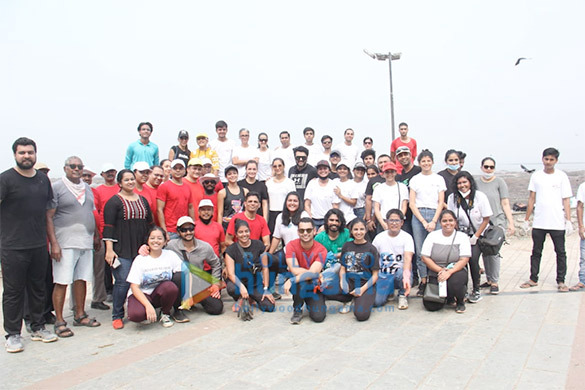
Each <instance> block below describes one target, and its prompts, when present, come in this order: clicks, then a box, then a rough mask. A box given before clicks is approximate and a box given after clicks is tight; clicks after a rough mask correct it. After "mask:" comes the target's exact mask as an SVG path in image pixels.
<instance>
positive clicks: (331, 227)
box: [315, 209, 351, 269]
mask: <svg viewBox="0 0 585 390" xmlns="http://www.w3.org/2000/svg"><path fill="white" fill-rule="evenodd" d="M323 227H324V228H325V230H323V231H322V232H321V233H318V234H317V235H316V236H315V241H317V242H318V243H320V244H321V245H323V246H324V247H325V249H327V252H328V254H329V253H330V254H329V256H328V257H327V263H325V265H324V266H323V269H327V268H329V267H331V266H333V265H334V264H335V263H336V262H337V259H339V256H340V255H341V248H342V247H343V244H345V243H346V242H348V241H351V238H350V236H349V230H348V229H347V228H346V227H345V218H344V217H343V213H342V212H341V210H339V209H331V210H329V211H328V212H327V214H325V224H324V225H323ZM332 255H333V256H334V257H335V259H333V257H332Z"/></svg>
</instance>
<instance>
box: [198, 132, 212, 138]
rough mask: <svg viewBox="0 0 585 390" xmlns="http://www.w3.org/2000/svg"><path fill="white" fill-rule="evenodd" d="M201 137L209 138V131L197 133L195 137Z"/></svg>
mask: <svg viewBox="0 0 585 390" xmlns="http://www.w3.org/2000/svg"><path fill="white" fill-rule="evenodd" d="M201 137H203V138H209V137H208V136H207V133H197V137H195V138H201Z"/></svg>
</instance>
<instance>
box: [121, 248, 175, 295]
mask: <svg viewBox="0 0 585 390" xmlns="http://www.w3.org/2000/svg"><path fill="white" fill-rule="evenodd" d="M182 265H183V262H182V261H181V259H179V256H177V254H175V253H174V252H172V251H169V250H165V249H163V251H162V253H161V255H160V256H159V257H157V258H153V257H151V256H150V255H149V256H140V255H138V256H136V258H135V259H134V261H133V262H132V267H131V268H130V272H129V273H128V277H127V278H126V281H127V282H128V283H133V284H138V285H140V290H141V291H142V292H143V293H145V294H152V292H153V291H154V289H155V288H156V287H157V286H158V285H159V284H161V283H162V282H164V281H166V280H172V279H173V273H174V272H181V267H182ZM131 294H132V290H128V295H131Z"/></svg>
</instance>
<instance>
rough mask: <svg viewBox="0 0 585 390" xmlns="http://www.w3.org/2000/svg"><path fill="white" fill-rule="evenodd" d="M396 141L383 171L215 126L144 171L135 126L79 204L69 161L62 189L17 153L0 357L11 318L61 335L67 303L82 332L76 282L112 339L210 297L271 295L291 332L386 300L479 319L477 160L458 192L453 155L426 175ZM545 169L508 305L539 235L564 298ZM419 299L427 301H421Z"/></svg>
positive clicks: (143, 145)
mask: <svg viewBox="0 0 585 390" xmlns="http://www.w3.org/2000/svg"><path fill="white" fill-rule="evenodd" d="M399 130H400V137H399V138H397V139H396V140H394V141H393V142H392V146H391V151H390V153H389V154H380V155H377V154H376V152H375V151H374V149H373V140H372V138H371V137H366V138H365V139H364V140H363V150H362V148H359V147H358V146H357V145H355V144H354V143H353V138H354V131H353V130H352V129H347V130H345V132H344V141H343V142H342V143H340V144H339V145H337V146H336V147H332V142H333V139H332V137H330V136H328V135H324V136H323V137H321V145H317V144H315V143H314V142H313V140H314V138H315V131H314V130H313V129H312V128H309V127H307V128H305V129H304V130H303V135H304V138H305V143H304V144H303V145H299V146H297V147H292V146H291V145H290V134H289V133H288V132H286V131H284V132H282V133H280V143H281V145H280V146H279V147H277V148H275V149H273V150H270V149H269V148H268V135H267V134H266V133H260V134H259V135H258V146H257V147H254V146H251V145H250V144H249V138H250V132H249V130H247V129H241V130H240V131H239V138H240V142H241V144H240V145H235V143H234V142H233V141H231V140H229V139H228V138H227V132H228V129H227V124H226V123H225V122H224V121H219V122H217V123H216V133H217V139H215V140H213V141H212V142H209V139H208V136H207V134H205V133H199V134H197V137H196V138H197V149H196V150H195V151H191V150H190V149H189V133H188V132H187V131H185V130H181V131H180V132H179V136H178V141H179V143H178V145H176V146H173V147H172V148H171V150H170V151H169V156H168V157H169V158H168V159H165V160H162V161H159V155H158V147H157V146H156V145H155V144H154V143H152V142H151V141H150V136H151V134H152V132H153V126H152V124H150V123H148V122H143V123H140V124H139V126H138V133H139V137H140V139H139V140H138V141H136V142H135V143H133V144H131V145H130V146H129V147H128V150H127V155H126V159H125V163H124V166H125V168H124V169H121V170H120V171H118V170H117V169H116V167H115V166H114V165H113V164H105V165H104V166H103V167H102V169H101V171H100V172H99V174H100V175H101V176H102V178H103V179H104V184H102V185H99V186H93V187H92V185H93V178H94V177H95V176H96V173H95V172H93V171H91V170H90V169H88V168H87V167H85V166H84V164H83V162H82V160H81V158H79V157H77V156H71V157H69V158H67V159H66V160H65V164H64V168H63V169H64V174H65V175H64V176H63V177H62V178H61V179H59V180H56V181H55V182H53V183H52V184H51V182H50V180H49V179H48V176H47V175H46V173H48V167H46V165H44V164H40V163H37V161H36V152H37V149H36V144H35V142H34V141H33V140H30V139H28V138H19V139H17V140H16V141H15V142H14V144H13V152H14V157H15V161H16V166H15V167H14V168H11V169H9V170H7V171H5V172H4V173H2V174H1V175H0V202H1V203H0V213H1V214H0V215H1V229H0V236H1V245H2V248H1V250H2V254H1V256H2V257H1V259H2V271H3V274H4V275H3V276H4V277H3V283H4V294H3V305H4V306H3V307H4V328H5V331H6V333H7V336H6V338H7V340H6V349H7V351H8V352H19V351H22V350H23V348H24V346H23V343H22V338H21V336H20V333H21V326H22V321H23V319H24V321H25V324H26V326H27V329H28V330H29V332H30V333H31V339H32V340H35V341H43V342H52V341H55V340H57V339H58V337H61V338H64V337H71V336H73V334H74V333H73V331H72V330H71V329H70V328H69V327H68V324H67V322H66V321H65V319H64V315H63V311H64V307H65V304H66V302H65V297H66V291H67V288H68V286H71V296H72V300H71V302H70V305H71V308H72V309H73V311H74V317H73V324H72V325H73V326H74V327H75V326H85V327H96V326H100V323H99V322H98V321H97V320H96V319H95V318H92V317H90V316H89V315H88V313H87V312H86V310H85V298H86V289H87V282H93V284H92V287H93V294H92V302H91V308H92V309H96V310H110V309H111V310H112V326H113V328H114V329H122V328H124V326H125V322H124V320H125V318H127V319H128V320H129V321H132V322H144V321H146V322H155V321H160V322H161V324H162V325H163V326H165V327H168V326H172V325H173V324H174V322H188V321H189V317H188V316H187V314H186V310H189V309H190V308H192V307H193V306H194V305H201V306H202V308H203V310H204V311H205V312H206V313H208V314H210V315H219V314H221V313H222V312H223V310H224V308H223V301H222V289H224V288H225V289H226V292H227V294H228V295H229V296H231V297H232V298H233V299H234V301H235V304H234V306H233V308H232V309H233V310H234V311H239V312H240V314H241V312H242V311H246V310H250V309H249V308H250V305H252V307H254V306H255V307H257V308H258V309H259V310H262V311H265V312H272V311H274V310H275V308H276V300H278V299H280V298H281V293H286V294H289V293H290V294H292V297H293V310H292V311H293V315H292V317H291V323H293V324H299V323H300V322H301V320H302V318H303V307H304V306H306V308H307V311H308V313H309V317H310V318H311V319H312V320H313V321H315V322H321V321H323V320H324V319H325V316H326V313H327V311H328V310H327V301H337V302H339V303H340V305H339V311H340V312H341V313H348V312H350V311H353V313H354V315H355V317H356V319H357V320H359V321H365V320H367V319H368V318H369V317H370V314H371V312H372V308H373V307H377V306H382V305H384V304H386V302H387V301H389V300H390V299H393V298H394V297H395V296H397V299H398V309H401V310H404V309H407V308H408V297H409V295H411V294H410V291H411V288H414V287H415V286H418V291H417V292H416V295H417V296H420V297H422V298H423V299H422V301H423V304H424V307H425V308H426V309H428V310H439V309H441V308H443V307H444V306H450V305H452V306H454V307H455V311H456V312H458V313H463V312H464V311H465V302H469V303H477V302H479V301H480V300H481V298H482V296H481V290H482V289H483V288H487V289H489V292H490V293H491V294H498V293H499V287H498V282H499V274H500V256H499V253H497V252H496V253H495V254H494V253H491V254H489V255H487V254H485V253H484V255H483V264H484V268H485V273H486V277H487V281H486V282H485V283H483V284H481V283H480V282H481V281H480V260H479V259H480V256H481V255H482V248H481V245H480V242H481V239H482V236H483V234H484V232H485V231H486V229H487V228H488V226H490V225H496V226H500V227H502V228H504V229H507V233H508V234H513V233H514V221H513V219H512V214H511V210H510V205H509V201H508V189H507V186H506V183H505V181H504V180H502V179H501V178H499V177H496V176H495V165H496V162H495V159H494V158H492V157H486V158H485V159H484V160H483V161H482V164H481V170H482V175H481V177H480V178H478V179H475V178H474V177H473V176H472V175H471V174H469V173H468V172H467V171H464V170H463V169H462V168H463V162H464V161H463V160H464V158H465V154H464V153H463V152H460V151H455V150H449V151H447V153H446V154H445V163H446V164H447V168H446V169H445V170H443V171H440V172H438V173H435V172H433V164H434V156H433V154H432V153H431V152H430V151H428V150H422V151H420V152H419V151H418V149H417V143H416V141H415V140H414V139H413V138H411V137H409V135H408V125H407V124H406V123H401V124H400V125H399ZM558 156H559V154H558V151H556V149H553V148H549V149H546V150H545V151H544V153H543V163H544V167H545V168H544V170H543V171H542V172H537V173H535V174H534V175H533V177H532V179H531V182H530V186H529V190H530V198H529V204H528V211H527V217H526V220H527V221H528V220H529V217H530V216H531V214H532V213H533V212H534V214H535V216H534V228H533V231H532V236H533V240H534V250H533V253H532V256H531V273H530V279H529V281H527V282H526V283H524V284H523V285H522V286H521V287H523V288H529V287H532V286H535V285H537V283H538V273H539V265H540V256H541V252H542V244H543V242H544V236H545V235H546V234H547V233H548V234H550V235H551V237H553V242H554V245H555V250H556V251H557V262H558V274H557V282H558V285H559V291H568V289H569V288H568V287H567V286H566V285H565V283H564V277H565V273H566V255H565V252H564V234H565V232H564V231H565V229H566V230H569V229H570V226H571V225H570V211H569V208H568V207H569V204H568V198H569V197H570V196H571V189H570V185H568V179H567V178H566V175H565V174H564V173H563V172H561V171H559V170H555V169H554V164H555V163H556V161H557V160H558ZM415 162H416V163H415ZM35 167H36V169H35ZM43 172H44V173H43ZM583 192H585V190H583V186H581V187H580V189H579V195H578V200H579V206H578V213H580V214H579V218H580V219H579V233H580V235H581V238H582V241H581V250H582V254H581V256H582V258H581V268H582V272H581V273H580V283H579V284H578V285H576V286H574V287H573V289H575V290H578V289H582V288H585V260H584V259H583V252H585V249H584V248H583V242H584V241H583V238H584V237H583V234H584V231H583V201H584V199H583V197H584V195H585V194H583ZM579 196H580V197H579ZM563 207H564V210H563ZM559 213H560V214H559ZM561 225H562V226H561ZM7 227H9V228H7ZM468 275H470V276H471V289H468V277H469V276H468ZM436 286H440V289H441V293H440V297H439V298H437V297H435V296H432V295H431V291H434V290H435V287H436ZM108 302H111V305H112V307H110V306H109V305H108V304H107V303H108ZM330 306H331V305H330ZM53 311H54V314H53ZM244 317H246V318H248V319H249V318H250V317H249V316H247V315H246V313H244ZM45 324H53V326H54V332H51V331H50V330H48V329H46V327H45Z"/></svg>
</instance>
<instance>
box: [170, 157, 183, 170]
mask: <svg viewBox="0 0 585 390" xmlns="http://www.w3.org/2000/svg"><path fill="white" fill-rule="evenodd" d="M177 165H182V166H183V168H186V167H185V161H183V160H181V159H178V158H177V159H174V160H173V161H172V162H171V168H173V167H175V166H177Z"/></svg>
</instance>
